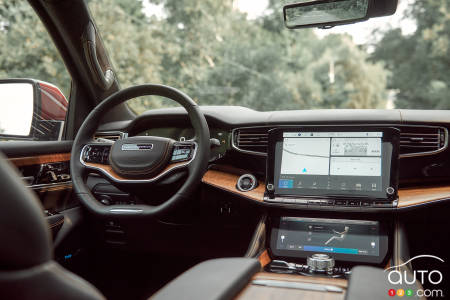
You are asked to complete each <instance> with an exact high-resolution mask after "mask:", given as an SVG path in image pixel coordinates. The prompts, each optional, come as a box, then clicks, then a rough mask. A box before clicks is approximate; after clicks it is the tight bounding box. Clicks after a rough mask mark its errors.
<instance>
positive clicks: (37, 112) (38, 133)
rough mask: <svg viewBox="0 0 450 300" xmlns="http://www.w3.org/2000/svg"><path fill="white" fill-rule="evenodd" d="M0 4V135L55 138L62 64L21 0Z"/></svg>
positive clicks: (64, 82) (64, 76)
mask: <svg viewBox="0 0 450 300" xmlns="http://www.w3.org/2000/svg"><path fill="white" fill-rule="evenodd" d="M0 3H1V5H0V140H47V141H49V140H60V139H61V137H62V133H63V130H64V122H65V118H66V113H67V109H68V98H66V96H69V93H70V85H71V79H70V76H69V74H68V72H67V69H66V67H65V65H64V63H63V61H62V59H61V57H60V55H59V52H58V51H57V49H56V47H55V45H54V44H53V41H52V40H51V38H50V36H49V35H48V32H47V30H46V29H45V27H44V25H43V24H42V23H41V20H40V19H39V17H38V16H37V15H36V13H35V12H34V10H33V8H32V7H31V6H30V5H29V4H28V2H27V1H16V0H14V1H1V0H0Z"/></svg>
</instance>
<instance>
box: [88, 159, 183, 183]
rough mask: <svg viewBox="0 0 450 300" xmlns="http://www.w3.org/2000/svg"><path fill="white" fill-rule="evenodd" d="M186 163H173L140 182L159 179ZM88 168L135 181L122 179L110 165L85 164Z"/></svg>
mask: <svg viewBox="0 0 450 300" xmlns="http://www.w3.org/2000/svg"><path fill="white" fill-rule="evenodd" d="M185 163H186V162H178V163H173V164H169V165H167V167H165V168H164V170H162V171H161V172H160V173H159V174H158V175H156V176H154V177H150V178H139V180H151V179H153V178H155V177H158V176H159V175H160V174H161V173H164V172H167V171H170V170H172V169H174V168H176V167H178V166H181V165H183V164H185ZM85 164H86V165H87V166H89V167H93V168H99V169H102V170H103V171H104V172H106V173H108V174H109V175H110V176H111V177H113V178H114V179H116V180H133V179H130V178H126V177H122V176H120V175H119V174H117V173H116V172H115V171H114V170H113V168H112V167H111V166H110V165H103V164H96V163H85Z"/></svg>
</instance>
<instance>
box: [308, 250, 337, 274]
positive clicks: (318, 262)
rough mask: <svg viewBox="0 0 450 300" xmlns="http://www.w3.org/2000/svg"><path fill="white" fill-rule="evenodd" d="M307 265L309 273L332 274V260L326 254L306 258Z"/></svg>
mask: <svg viewBox="0 0 450 300" xmlns="http://www.w3.org/2000/svg"><path fill="white" fill-rule="evenodd" d="M307 264H308V268H309V271H310V272H311V273H314V272H318V273H328V274H331V273H333V268H334V258H332V257H330V256H329V255H327V254H313V255H312V256H310V257H308V259H307Z"/></svg>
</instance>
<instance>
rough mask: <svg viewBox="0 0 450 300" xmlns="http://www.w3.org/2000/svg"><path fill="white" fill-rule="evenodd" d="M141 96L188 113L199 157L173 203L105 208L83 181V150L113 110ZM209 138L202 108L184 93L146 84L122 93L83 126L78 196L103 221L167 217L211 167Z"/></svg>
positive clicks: (75, 169) (75, 159)
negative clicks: (170, 102)
mask: <svg viewBox="0 0 450 300" xmlns="http://www.w3.org/2000/svg"><path fill="white" fill-rule="evenodd" d="M140 96H161V97H166V98H168V99H171V100H173V101H175V102H177V103H179V104H180V105H181V106H183V107H184V109H186V111H187V113H188V116H189V119H190V121H191V124H192V126H193V128H194V132H195V142H196V143H197V147H196V155H195V157H194V158H193V159H192V161H191V162H190V163H189V165H188V176H187V178H186V180H185V182H184V183H183V185H182V186H181V187H180V189H179V190H178V191H177V192H176V193H175V194H173V196H172V197H170V199H168V200H167V201H165V202H163V203H162V204H160V205H158V206H150V205H144V204H143V205H132V206H131V205H111V206H105V205H103V204H101V203H100V202H99V201H97V200H96V199H95V197H94V196H93V195H92V193H91V191H90V189H89V188H88V186H87V185H86V183H85V181H84V177H85V171H86V168H85V166H84V165H83V164H82V163H81V159H80V157H81V153H82V149H83V147H85V146H86V145H87V144H89V143H90V142H92V137H93V136H94V134H95V132H96V130H97V128H98V125H99V122H100V120H101V119H102V117H103V116H104V114H105V113H106V112H108V111H109V110H111V109H112V108H113V107H115V106H117V105H119V104H121V103H123V102H125V101H127V100H129V99H133V98H136V97H140ZM209 151H210V135H209V128H208V124H207V122H206V119H205V117H204V115H203V113H202V112H201V110H200V108H199V106H198V105H197V104H196V103H195V102H194V101H193V100H192V99H191V98H190V97H189V96H188V95H186V94H184V93H183V92H181V91H179V90H177V89H175V88H172V87H169V86H165V85H155V84H145V85H138V86H133V87H130V88H126V89H123V90H120V91H118V92H116V93H114V94H112V95H110V96H109V97H108V98H106V99H105V100H103V101H102V102H101V103H100V104H99V105H97V106H96V107H95V108H94V109H93V110H92V111H91V112H90V113H89V115H88V116H87V118H86V119H85V121H84V122H83V124H82V125H81V127H80V129H79V131H78V133H77V135H76V137H75V140H74V142H73V146H72V152H71V159H70V173H71V177H72V185H73V190H74V193H75V196H76V197H78V198H79V200H80V201H81V203H82V204H83V205H84V206H85V207H86V208H87V209H88V210H89V211H90V212H92V213H94V214H96V215H98V216H102V217H114V218H120V217H126V218H129V217H154V216H158V215H162V214H164V213H167V212H168V211H170V210H171V209H172V208H174V207H175V206H176V205H178V204H180V203H181V202H182V201H183V200H185V199H187V198H188V197H189V195H190V194H191V193H192V192H193V190H194V189H195V188H196V186H197V185H198V184H199V183H200V181H201V178H202V177H203V174H204V172H205V171H206V168H207V166H208V160H209Z"/></svg>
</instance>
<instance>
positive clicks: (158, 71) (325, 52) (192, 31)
mask: <svg viewBox="0 0 450 300" xmlns="http://www.w3.org/2000/svg"><path fill="white" fill-rule="evenodd" d="M123 1H125V0H122V1H121V2H123ZM130 1H132V0H130ZM155 2H156V3H160V4H163V5H164V7H165V13H166V17H165V18H160V19H156V18H152V19H149V18H143V19H141V20H142V21H141V22H140V23H137V24H136V23H134V22H132V20H134V15H133V14H131V13H130V16H129V20H128V21H127V17H126V15H123V14H122V15H117V14H115V15H114V16H111V19H108V18H105V14H108V13H107V12H105V11H115V10H116V11H117V9H118V7H119V5H117V0H102V1H96V2H92V3H91V5H90V7H91V9H92V11H93V14H94V16H95V17H96V20H97V24H98V25H99V27H100V28H105V29H106V28H108V29H107V30H103V31H102V32H103V39H104V41H105V43H106V45H107V48H108V49H109V52H110V54H111V58H112V60H113V62H114V65H115V66H116V69H117V71H118V76H119V78H120V80H121V83H122V85H123V86H128V85H132V84H136V83H141V82H156V83H163V84H167V85H171V86H174V87H177V88H179V89H181V90H183V91H185V92H186V93H187V94H189V95H190V96H191V97H192V98H193V99H194V100H195V101H196V102H198V103H200V104H202V105H241V106H246V107H251V108H254V109H257V110H283V109H308V108H379V107H384V106H385V99H386V90H385V84H386V78H387V75H388V73H387V72H386V71H385V70H384V69H383V67H382V66H381V64H378V63H371V62H368V60H367V54H366V52H365V51H364V50H362V49H359V48H358V47H357V46H356V45H355V44H354V43H353V42H352V40H351V38H350V37H349V36H343V35H336V36H332V37H331V36H330V37H327V38H325V39H322V40H321V39H319V38H318V37H317V36H316V35H315V34H314V33H313V32H312V31H311V30H303V31H288V30H286V29H284V25H283V23H282V16H281V15H280V13H281V9H280V7H279V4H278V3H277V2H275V1H273V2H271V5H270V8H271V11H272V13H271V14H269V15H267V16H265V17H262V18H259V19H257V20H248V19H247V18H246V16H245V14H243V13H241V12H239V11H237V10H235V9H233V6H232V1H213V0H207V1H205V0H160V1H155ZM105 6H106V7H110V9H108V10H105ZM112 20H114V22H115V24H113V25H112V26H113V28H111V22H112ZM115 26H116V27H117V30H118V31H117V32H116V31H115V30H114V27H115ZM117 37H120V39H119V38H117ZM124 42H126V45H127V46H125V47H124V46H123V43H124ZM149 47H152V49H151V50H150V51H149V52H150V53H148V54H145V53H146V51H148V49H149ZM331 63H332V64H334V65H335V82H334V83H330V79H329V70H330V64H331ZM143 78H145V80H142V79H143ZM130 105H131V107H132V108H133V109H134V110H135V111H137V112H142V111H144V110H147V109H149V108H156V107H161V106H162V102H161V101H160V100H159V99H153V100H151V99H148V98H145V99H139V100H136V101H132V102H131V103H130Z"/></svg>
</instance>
